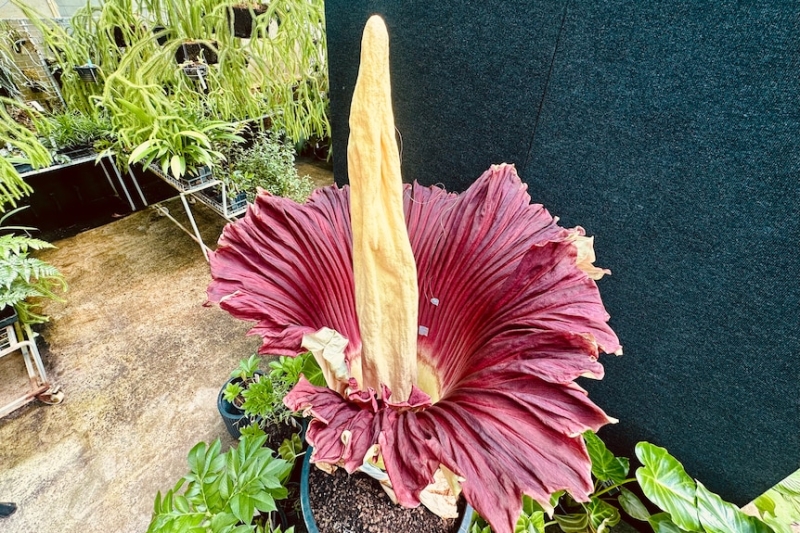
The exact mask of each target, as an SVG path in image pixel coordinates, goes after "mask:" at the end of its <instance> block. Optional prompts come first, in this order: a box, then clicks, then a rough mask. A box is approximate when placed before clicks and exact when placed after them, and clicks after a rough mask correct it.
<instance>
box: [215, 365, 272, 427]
mask: <svg viewBox="0 0 800 533" xmlns="http://www.w3.org/2000/svg"><path fill="white" fill-rule="evenodd" d="M258 363H259V359H258V356H257V355H255V354H254V355H251V356H250V357H249V358H248V359H242V360H241V361H240V362H239V366H238V367H236V369H235V370H234V371H233V372H231V375H230V378H229V379H228V381H227V382H226V383H225V385H223V386H222V389H221V390H220V391H219V395H218V396H217V409H218V410H219V414H220V415H221V416H222V420H223V421H224V422H225V427H226V428H227V429H228V433H230V434H231V436H232V437H233V438H235V439H238V438H239V435H240V428H241V427H243V426H245V425H248V424H249V423H250V421H249V420H245V412H244V407H242V405H243V404H244V396H242V393H243V392H244V391H245V390H247V389H248V387H249V386H250V384H252V383H254V382H255V380H256V376H261V375H263V373H262V372H260V371H259V370H258ZM243 420H244V422H243Z"/></svg>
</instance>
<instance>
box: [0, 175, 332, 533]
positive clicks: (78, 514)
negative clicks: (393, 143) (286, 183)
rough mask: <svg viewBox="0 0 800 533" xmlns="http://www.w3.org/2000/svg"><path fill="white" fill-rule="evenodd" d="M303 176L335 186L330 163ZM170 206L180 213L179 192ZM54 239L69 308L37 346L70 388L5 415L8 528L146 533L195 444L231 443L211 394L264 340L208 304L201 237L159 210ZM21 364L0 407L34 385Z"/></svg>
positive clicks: (7, 373)
mask: <svg viewBox="0 0 800 533" xmlns="http://www.w3.org/2000/svg"><path fill="white" fill-rule="evenodd" d="M301 172H304V173H306V172H307V173H310V174H313V177H314V178H315V181H316V182H317V183H319V184H323V183H329V182H330V181H331V177H330V172H329V171H326V170H322V171H320V170H318V169H316V168H314V167H309V168H301ZM163 205H165V206H166V207H167V208H168V209H169V212H170V214H171V215H172V216H174V217H175V218H176V219H178V220H184V221H185V220H186V218H185V215H184V214H183V211H182V207H181V204H180V202H179V201H178V200H177V199H172V200H169V201H166V202H163ZM194 213H195V217H196V220H197V222H198V224H199V226H200V228H201V233H202V234H203V236H204V238H205V240H206V242H207V243H214V242H216V239H217V237H218V235H219V233H220V231H221V229H222V227H223V222H224V221H223V220H222V219H221V218H219V217H218V216H217V215H215V214H214V213H213V212H211V211H209V210H207V209H206V208H205V207H204V206H201V205H199V204H198V205H197V206H196V208H195V210H194ZM185 225H187V226H188V224H185ZM55 244H56V245H57V247H58V248H57V249H55V250H51V251H48V252H47V253H43V254H41V257H42V258H43V259H45V260H47V261H49V262H51V263H53V264H54V265H56V266H57V267H58V268H59V269H60V270H61V272H62V273H63V274H64V275H65V277H66V278H67V280H68V281H69V284H70V289H69V292H68V294H67V295H66V298H67V301H66V303H54V302H50V303H48V304H47V305H46V308H45V311H46V313H47V314H49V315H50V317H51V321H50V322H49V323H48V324H46V325H45V326H44V328H42V330H41V338H40V340H39V346H40V348H41V351H42V354H43V358H44V359H45V365H46V367H47V369H48V371H49V374H50V378H51V381H54V382H55V383H57V384H58V385H60V386H61V388H62V389H63V391H64V393H65V397H64V401H63V403H61V404H59V405H54V406H48V405H44V404H41V403H39V402H34V403H32V404H29V405H27V406H26V407H23V408H21V409H19V410H17V411H16V412H14V413H13V414H11V415H9V416H8V417H6V418H4V419H2V420H0V501H11V502H16V503H17V505H18V506H19V509H18V511H17V512H16V513H15V514H14V515H12V516H10V517H8V518H4V519H0V531H3V532H4V533H5V532H8V533H17V532H19V533H28V532H33V531H45V530H52V531H59V533H94V532H97V533H100V532H102V533H107V532H109V531H115V532H131V533H133V532H143V531H145V530H146V529H147V526H148V523H149V521H150V517H151V513H152V507H153V501H154V498H155V495H156V492H157V491H162V492H163V491H165V490H167V489H169V488H171V487H172V486H173V485H174V483H175V482H176V481H177V480H178V479H179V478H180V477H181V476H182V475H183V474H185V473H186V471H187V465H186V455H187V453H188V452H189V450H190V449H191V448H192V447H193V446H194V445H195V444H196V443H197V442H199V441H206V442H210V441H212V440H214V439H216V438H221V439H222V441H223V445H225V446H227V445H230V444H231V443H232V442H233V440H232V439H231V438H230V437H229V436H228V434H227V433H226V431H225V427H224V425H223V423H222V420H221V418H220V417H219V414H218V413H217V408H216V398H217V394H218V393H219V390H220V387H221V385H222V384H223V383H224V382H225V380H226V379H227V376H228V374H229V373H230V371H231V370H232V369H233V368H234V367H235V366H236V365H237V364H238V361H239V360H240V359H241V358H244V357H247V356H249V355H250V354H251V353H253V352H254V351H255V349H256V348H257V347H258V345H259V340H258V339H257V338H255V337H246V336H245V333H246V331H247V330H248V329H249V325H248V324H246V323H243V322H240V321H238V320H234V319H233V318H231V317H230V316H229V315H228V314H227V313H225V312H224V311H222V310H220V309H218V308H216V307H212V308H207V307H203V303H204V301H205V290H206V286H207V285H208V282H209V281H210V276H209V270H208V265H207V263H206V262H205V260H204V257H203V254H202V253H201V251H200V248H199V246H198V245H197V244H196V243H195V242H194V241H193V240H192V239H191V238H190V237H189V236H188V235H187V234H186V233H184V232H183V231H182V230H181V229H179V228H178V227H177V226H176V225H175V224H174V223H172V222H171V221H170V220H169V219H167V218H166V217H163V216H160V215H159V214H158V213H157V212H156V211H155V210H154V209H152V208H148V209H145V210H143V211H139V212H137V213H133V214H131V215H129V216H127V217H125V218H123V219H121V220H118V221H115V222H113V223H111V224H108V225H106V226H102V227H99V228H95V229H93V230H89V231H86V232H84V233H81V234H79V235H77V236H75V237H71V238H68V239H64V240H62V241H59V242H57V243H55ZM21 361H22V359H21V357H19V356H17V355H10V356H7V357H5V358H3V359H2V360H0V405H4V404H5V403H6V402H7V401H9V400H10V399H11V397H13V395H18V394H22V393H24V392H25V390H26V380H25V377H24V366H23V365H22V362H21Z"/></svg>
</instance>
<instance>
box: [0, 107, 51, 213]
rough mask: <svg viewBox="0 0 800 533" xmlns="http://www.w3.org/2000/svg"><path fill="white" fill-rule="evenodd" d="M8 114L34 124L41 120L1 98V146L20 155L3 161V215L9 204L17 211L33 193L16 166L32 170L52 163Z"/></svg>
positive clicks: (0, 184) (30, 133) (0, 167)
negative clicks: (19, 116)
mask: <svg viewBox="0 0 800 533" xmlns="http://www.w3.org/2000/svg"><path fill="white" fill-rule="evenodd" d="M9 110H13V111H14V112H15V114H16V115H19V114H22V115H24V116H26V117H27V118H28V119H29V120H31V121H33V120H34V118H35V117H37V116H38V114H37V113H36V112H35V111H33V110H31V109H29V108H28V107H26V106H25V105H23V104H20V103H19V102H17V101H15V100H11V99H9V98H4V97H0V146H11V147H12V148H14V149H15V150H16V151H17V153H19V154H21V155H18V156H10V157H6V156H4V157H0V212H4V211H5V210H6V204H9V205H11V206H12V207H16V205H17V204H16V202H17V200H19V199H20V198H22V197H23V196H26V195H28V194H30V193H31V192H32V191H33V189H32V188H31V186H30V185H28V184H27V183H25V180H23V179H22V178H21V177H20V175H19V173H18V172H17V169H16V168H15V167H14V163H27V164H29V165H31V166H32V167H33V168H43V167H46V166H48V165H49V164H50V163H51V161H52V158H51V156H50V152H49V151H48V150H47V148H45V147H44V145H42V143H41V142H39V139H38V137H37V136H36V134H35V133H34V132H33V131H31V130H29V129H28V128H26V127H25V126H23V125H22V124H20V123H19V122H17V120H15V118H14V117H12V116H11V114H10V113H9Z"/></svg>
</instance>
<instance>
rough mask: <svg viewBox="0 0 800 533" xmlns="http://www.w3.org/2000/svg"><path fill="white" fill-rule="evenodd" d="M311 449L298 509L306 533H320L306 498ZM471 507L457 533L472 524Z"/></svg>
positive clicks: (301, 478)
mask: <svg viewBox="0 0 800 533" xmlns="http://www.w3.org/2000/svg"><path fill="white" fill-rule="evenodd" d="M312 451H313V448H312V447H311V446H309V447H308V448H306V455H305V457H304V458H303V469H302V470H301V471H300V507H301V508H302V510H303V521H304V522H305V524H306V529H307V530H308V533H320V531H319V528H318V527H317V522H316V520H314V513H313V512H312V510H311V500H310V499H309V496H308V473H309V471H310V470H311V452H312ZM473 513H474V511H473V509H472V506H470V504H467V505H466V507H465V508H464V513H463V514H462V515H461V523H460V524H459V525H458V533H468V532H469V526H470V524H471V523H472V514H473Z"/></svg>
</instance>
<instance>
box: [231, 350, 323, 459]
mask: <svg viewBox="0 0 800 533" xmlns="http://www.w3.org/2000/svg"><path fill="white" fill-rule="evenodd" d="M259 361H260V358H259V357H258V356H257V355H255V354H254V355H252V356H250V357H249V358H248V359H243V360H242V361H240V362H239V366H238V367H237V368H236V369H235V370H234V371H233V372H232V373H231V376H230V379H229V380H228V381H227V382H226V383H225V385H224V386H223V387H222V389H221V390H220V393H219V396H218V398H217V408H218V410H219V412H220V415H221V416H222V418H223V420H224V422H225V426H226V428H227V429H228V432H229V433H230V434H231V436H232V437H234V438H238V437H239V435H240V434H242V433H243V432H245V431H244V428H246V427H248V426H253V425H255V426H256V427H257V428H258V429H259V432H258V433H259V434H260V433H263V434H266V436H267V444H268V445H269V446H270V447H271V448H272V449H274V450H277V449H278V447H280V445H281V444H282V443H283V442H284V441H285V440H286V439H290V440H291V436H292V434H294V433H298V432H299V431H300V425H299V423H298V421H297V420H296V419H295V417H294V416H293V413H292V412H291V411H290V410H289V409H287V408H286V406H285V405H284V404H283V398H284V396H286V393H287V392H288V391H289V389H291V388H292V387H293V386H294V385H295V384H296V383H297V381H298V380H299V376H300V373H301V372H306V373H308V375H309V377H311V378H312V379H314V381H315V382H316V383H324V380H323V379H322V378H321V371H320V369H319V366H318V365H317V364H316V361H315V360H314V358H313V357H311V356H310V354H306V355H304V356H303V355H301V356H298V357H297V358H296V359H291V360H290V359H288V358H281V359H278V360H276V361H272V362H271V363H270V368H271V370H270V372H269V373H268V374H266V375H265V374H264V373H262V372H261V371H259V370H258V366H259ZM251 431H252V430H251Z"/></svg>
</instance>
